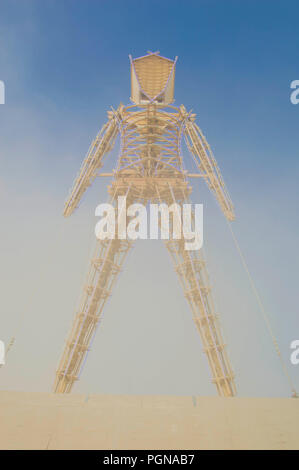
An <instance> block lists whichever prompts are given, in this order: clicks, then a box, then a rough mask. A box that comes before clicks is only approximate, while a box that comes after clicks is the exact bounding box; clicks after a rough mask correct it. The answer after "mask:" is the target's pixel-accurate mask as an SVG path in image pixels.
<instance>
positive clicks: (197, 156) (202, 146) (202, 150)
mask: <svg viewBox="0 0 299 470" xmlns="http://www.w3.org/2000/svg"><path fill="white" fill-rule="evenodd" d="M194 118H195V116H194V115H191V116H190V115H189V116H188V117H187V118H186V120H185V126H184V137H185V141H186V144H187V146H188V149H189V151H190V152H191V154H192V156H193V158H194V161H195V163H196V166H197V168H198V170H199V173H200V175H201V176H202V177H203V178H204V179H205V181H206V183H207V185H208V187H209V189H210V190H211V191H212V193H213V194H214V195H215V197H216V199H217V201H218V204H219V206H220V208H221V210H222V212H223V213H224V215H225V217H226V218H227V219H228V220H234V219H235V213H234V206H233V203H232V201H231V198H230V196H229V194H228V191H227V189H226V186H225V184H224V181H223V178H222V175H221V172H220V170H219V167H218V165H217V162H216V160H215V158H214V155H213V153H212V151H211V148H210V146H209V144H208V142H207V141H206V138H205V136H204V135H203V133H202V131H201V130H200V128H199V127H198V125H197V124H196V123H195V122H194Z"/></svg>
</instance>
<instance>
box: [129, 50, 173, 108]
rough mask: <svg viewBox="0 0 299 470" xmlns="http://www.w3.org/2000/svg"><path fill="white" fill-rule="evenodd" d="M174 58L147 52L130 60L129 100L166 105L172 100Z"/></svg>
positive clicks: (141, 103) (140, 103) (137, 102)
mask: <svg viewBox="0 0 299 470" xmlns="http://www.w3.org/2000/svg"><path fill="white" fill-rule="evenodd" d="M176 60H177V59H175V60H170V59H166V57H161V56H159V53H158V52H149V53H148V55H146V56H144V57H138V58H137V59H132V57H131V56H130V61H131V100H132V101H133V102H134V103H135V104H139V105H143V104H147V103H150V102H154V103H158V104H162V105H167V104H170V103H172V102H173V101H174V75H175V64H176Z"/></svg>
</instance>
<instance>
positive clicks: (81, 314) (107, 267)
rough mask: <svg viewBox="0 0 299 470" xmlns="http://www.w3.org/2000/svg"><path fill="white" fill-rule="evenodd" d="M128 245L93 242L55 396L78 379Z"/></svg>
mask: <svg viewBox="0 0 299 470" xmlns="http://www.w3.org/2000/svg"><path fill="white" fill-rule="evenodd" d="M114 203H115V198H114ZM131 245H132V242H131V241H129V240H120V239H118V238H115V239H112V240H109V239H106V240H98V241H97V244H96V249H95V252H94V255H93V258H92V260H91V264H90V270H89V274H88V278H87V282H86V285H85V287H84V291H83V295H82V300H81V302H80V307H79V311H78V313H77V314H76V316H75V319H74V322H73V326H72V329H71V332H70V335H69V337H68V339H67V342H66V345H65V349H64V352H63V355H62V357H61V360H60V363H59V367H58V370H57V373H56V379H55V383H54V392H55V393H69V392H70V391H71V389H72V387H73V385H74V383H75V381H76V380H78V378H79V374H80V371H81V369H82V365H83V362H84V360H85V358H86V355H87V352H88V350H89V347H90V344H91V340H92V338H93V336H94V334H95V332H96V329H97V325H98V323H99V320H100V317H101V314H102V311H103V308H104V305H105V303H106V301H107V298H108V297H109V295H110V294H111V290H112V287H113V284H114V282H115V281H116V278H117V275H118V273H119V272H120V269H121V266H122V265H123V263H124V260H125V258H126V255H127V253H128V251H129V249H130V247H131Z"/></svg>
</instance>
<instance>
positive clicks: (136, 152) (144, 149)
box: [54, 52, 236, 397]
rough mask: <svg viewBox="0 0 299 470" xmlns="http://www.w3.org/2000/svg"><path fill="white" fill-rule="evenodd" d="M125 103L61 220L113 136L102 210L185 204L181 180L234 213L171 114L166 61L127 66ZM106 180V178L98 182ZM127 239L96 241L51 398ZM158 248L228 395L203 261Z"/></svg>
mask: <svg viewBox="0 0 299 470" xmlns="http://www.w3.org/2000/svg"><path fill="white" fill-rule="evenodd" d="M130 64H131V101H132V102H133V103H134V104H132V105H129V106H123V105H122V104H121V105H120V106H119V107H118V109H117V110H116V111H115V110H111V111H109V112H108V122H107V123H106V124H105V125H104V127H103V128H102V129H101V131H100V132H99V134H98V135H97V137H96V138H95V140H94V141H93V142H92V144H91V147H90V149H89V151H88V153H87V156H86V158H85V160H84V161H83V164H82V167H81V170H80V172H79V175H78V177H77V178H76V180H75V182H74V186H73V188H72V190H71V193H70V196H69V198H68V200H67V202H66V204H65V208H64V216H65V217H68V216H70V215H71V214H72V212H73V211H74V209H75V208H76V207H77V206H78V203H79V201H80V199H81V197H82V195H83V193H84V192H85V190H86V189H87V188H88V186H90V185H91V183H92V182H93V180H94V179H95V178H96V177H97V176H98V175H99V171H100V169H101V168H102V166H103V157H104V156H105V155H106V154H107V153H108V152H109V151H110V150H111V148H112V146H113V144H114V142H115V139H116V137H117V135H119V136H120V154H119V157H118V163H117V168H116V169H115V170H114V171H113V173H112V174H111V175H112V176H113V179H112V182H111V185H110V186H109V187H108V192H109V196H110V203H111V204H114V205H115V206H116V201H117V200H118V197H119V196H126V199H127V201H128V204H132V203H135V202H137V203H143V204H147V203H148V202H154V203H166V204H172V203H174V202H175V203H178V204H180V205H182V204H183V203H186V202H188V198H189V195H190V193H191V186H190V184H189V177H192V176H193V177H194V176H197V177H201V178H203V179H204V180H205V181H206V183H207V185H208V187H209V189H210V190H211V191H212V193H213V194H214V196H215V197H216V199H217V201H218V204H219V206H220V208H221V209H222V212H223V213H224V215H225V217H226V218H227V219H228V220H233V219H234V209H233V205H232V202H231V200H230V197H229V195H228V192H227V190H226V187H225V184H224V182H223V179H222V176H221V173H220V170H219V168H218V166H217V163H216V161H215V158H214V157H213V154H212V152H211V149H210V146H209V144H208V143H207V141H206V139H205V137H204V135H203V134H202V132H201V130H200V128H199V127H198V126H197V124H196V123H195V114H191V113H189V112H187V111H186V109H185V107H184V106H183V105H181V106H179V107H175V106H173V105H172V103H173V101H174V79H175V66H176V59H175V60H170V59H167V58H165V57H162V56H160V55H159V53H158V52H149V53H148V54H147V55H146V56H144V57H139V58H137V59H132V58H131V57H130ZM183 136H184V138H185V141H186V143H187V146H188V149H189V151H190V153H191V155H192V157H193V159H194V161H195V163H196V167H197V169H198V173H196V175H194V174H193V175H190V174H188V172H187V171H186V170H185V169H184V166H183V159H182V153H181V139H182V137H183ZM106 176H107V175H106ZM132 244H133V242H132V240H128V239H122V238H119V237H116V238H115V239H109V240H108V239H107V240H98V241H97V244H96V249H95V252H94V255H93V257H92V260H91V264H90V271H89V274H88V279H87V282H86V285H85V287H84V291H83V295H82V300H81V303H80V307H79V310H78V312H77V314H76V317H75V320H74V323H73V326H72V329H71V332H70V334H69V337H68V339H67V342H66V345H65V349H64V352H63V355H62V357H61V360H60V364H59V367H58V370H57V373H56V380H55V384H54V391H55V392H56V393H68V392H70V391H71V390H72V387H73V385H74V383H75V381H76V380H78V378H79V376H80V372H81V370H82V367H83V365H84V361H85V359H86V356H87V352H88V349H89V347H90V345H91V341H92V338H93V337H94V334H95V332H96V329H97V325H98V323H99V320H100V317H101V314H102V311H103V308H104V306H105V303H106V301H107V298H108V296H110V295H111V291H112V288H113V285H114V283H115V281H116V278H117V276H118V273H119V271H120V269H121V267H122V265H123V263H124V261H125V258H126V255H127V253H128V251H129V250H130V248H131V246H132ZM165 245H166V247H167V249H168V251H169V253H170V256H171V258H172V260H173V262H174V266H175V270H176V272H177V274H178V277H179V280H180V282H181V285H182V288H183V291H184V295H185V297H186V298H187V300H188V302H189V304H190V307H191V310H192V314H193V319H194V322H195V325H196V327H197V329H198V332H199V335H200V338H201V341H202V345H203V348H204V352H205V353H206V356H207V359H208V363H209V366H210V370H211V375H212V381H213V383H214V384H215V386H216V388H217V391H218V394H219V395H221V396H226V397H228V396H233V395H235V393H236V387H235V383H234V376H233V372H232V368H231V365H230V362H229V359H228V356H227V353H226V349H225V345H224V343H223V339H222V336H221V332H220V328H219V325H218V320H217V316H216V312H215V307H214V303H213V299H212V295H211V289H210V286H209V280H208V274H207V271H206V267H205V262H204V260H203V256H202V253H201V251H200V250H194V251H188V250H185V249H184V240H181V239H170V240H167V241H165Z"/></svg>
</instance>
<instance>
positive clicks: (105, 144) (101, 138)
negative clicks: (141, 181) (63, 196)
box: [63, 105, 122, 217]
mask: <svg viewBox="0 0 299 470" xmlns="http://www.w3.org/2000/svg"><path fill="white" fill-rule="evenodd" d="M121 107H122V105H120V106H119V107H118V109H117V111H116V112H112V111H109V112H108V117H109V120H108V122H107V123H106V124H105V125H104V126H103V127H102V129H101V130H100V132H99V133H98V135H97V136H96V138H95V140H94V141H93V142H92V144H91V146H90V148H89V150H88V152H87V155H86V157H85V159H84V161H83V163H82V166H81V168H80V171H79V174H78V176H77V178H76V179H75V181H74V184H73V187H72V189H71V192H70V195H69V197H68V198H67V200H66V202H65V205H64V211H63V215H64V216H65V217H69V216H70V215H71V214H72V213H73V211H74V210H75V209H76V207H77V206H78V204H79V202H80V200H81V198H82V196H83V194H84V192H85V191H86V189H87V188H88V187H89V186H90V185H91V183H92V182H93V180H94V179H95V178H96V176H97V174H98V171H99V169H100V168H101V167H102V166H103V163H102V160H103V157H104V155H105V154H106V153H107V152H109V151H110V150H111V149H112V147H113V145H114V142H115V138H116V136H117V134H118V121H119V119H120V111H121Z"/></svg>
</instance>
